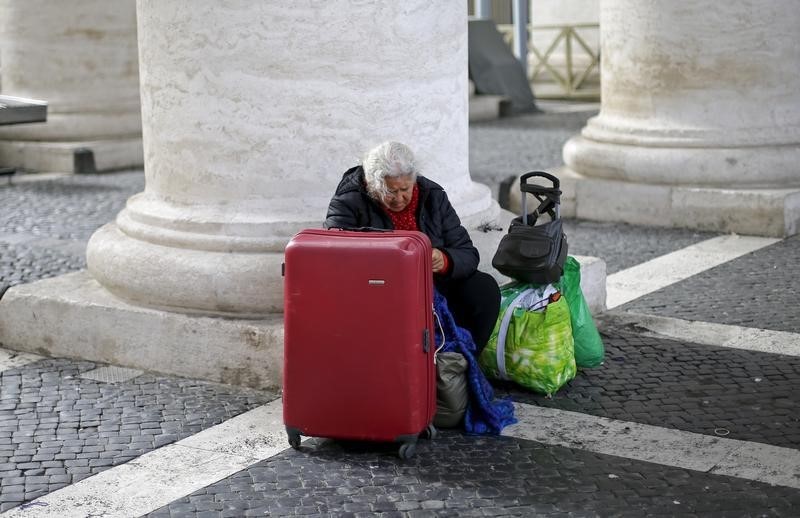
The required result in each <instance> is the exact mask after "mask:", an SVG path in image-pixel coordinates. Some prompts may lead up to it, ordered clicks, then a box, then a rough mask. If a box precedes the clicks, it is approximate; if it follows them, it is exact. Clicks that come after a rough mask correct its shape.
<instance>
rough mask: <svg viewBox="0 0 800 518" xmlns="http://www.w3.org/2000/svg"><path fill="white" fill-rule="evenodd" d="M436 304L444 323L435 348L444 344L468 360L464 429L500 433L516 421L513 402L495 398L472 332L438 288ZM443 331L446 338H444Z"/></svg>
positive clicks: (438, 330)
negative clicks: (460, 322)
mask: <svg viewBox="0 0 800 518" xmlns="http://www.w3.org/2000/svg"><path fill="white" fill-rule="evenodd" d="M433 307H434V309H435V311H436V314H437V315H438V316H439V321H440V322H441V326H442V327H441V329H439V328H438V327H437V328H436V332H435V333H434V335H435V336H436V347H437V349H438V348H439V347H441V344H442V339H443V338H444V339H445V346H444V347H443V348H442V351H445V352H449V351H455V352H458V353H461V354H463V355H464V358H466V359H467V364H468V367H467V386H468V388H469V404H468V405H467V411H466V414H465V415H464V430H466V432H467V433H471V434H480V435H498V434H499V433H500V432H501V431H502V430H503V428H505V427H506V426H508V425H510V424H514V423H516V422H517V420H516V419H515V418H514V405H513V403H512V402H511V401H509V400H506V399H495V397H494V390H493V389H492V386H491V385H490V384H489V382H488V381H487V379H486V376H485V375H484V374H483V371H481V368H480V366H479V365H478V359H477V358H476V357H475V354H476V352H477V348H476V346H475V341H474V340H473V339H472V335H471V334H470V332H469V331H467V330H466V329H464V328H463V327H459V326H458V325H457V324H456V322H455V320H454V319H453V314H452V313H451V312H450V308H448V307H447V300H446V299H445V298H444V296H443V295H441V294H440V293H439V292H438V291H436V290H434V292H433ZM442 331H444V337H442Z"/></svg>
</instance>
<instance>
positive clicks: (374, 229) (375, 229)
mask: <svg viewBox="0 0 800 518" xmlns="http://www.w3.org/2000/svg"><path fill="white" fill-rule="evenodd" d="M336 230H347V231H348V232H391V231H392V230H391V229H388V228H378V227H336Z"/></svg>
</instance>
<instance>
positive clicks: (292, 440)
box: [286, 429, 300, 450]
mask: <svg viewBox="0 0 800 518" xmlns="http://www.w3.org/2000/svg"><path fill="white" fill-rule="evenodd" d="M286 435H288V436H289V446H291V447H292V448H294V449H295V450H299V449H300V432H298V431H297V430H289V429H287V430H286Z"/></svg>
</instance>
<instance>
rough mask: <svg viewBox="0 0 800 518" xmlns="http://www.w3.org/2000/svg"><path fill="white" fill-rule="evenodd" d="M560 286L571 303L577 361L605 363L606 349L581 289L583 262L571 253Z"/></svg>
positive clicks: (585, 365) (587, 365)
mask: <svg viewBox="0 0 800 518" xmlns="http://www.w3.org/2000/svg"><path fill="white" fill-rule="evenodd" d="M559 286H560V288H561V292H562V293H563V294H564V297H566V299H567V304H568V305H569V314H570V319H571V323H572V337H573V338H574V339H575V363H576V364H577V365H578V367H581V368H592V367H597V366H599V365H601V364H602V363H603V357H604V356H605V353H606V351H605V347H604V346H603V340H602V339H601V338H600V333H598V332H597V327H596V326H595V325H594V320H593V319H592V313H591V311H589V305H588V304H587V303H586V298H585V297H584V296H583V291H582V290H581V264H580V263H579V262H578V260H577V259H575V258H574V257H572V256H571V255H570V256H567V261H566V263H564V274H563V276H562V277H561V280H560V281H559Z"/></svg>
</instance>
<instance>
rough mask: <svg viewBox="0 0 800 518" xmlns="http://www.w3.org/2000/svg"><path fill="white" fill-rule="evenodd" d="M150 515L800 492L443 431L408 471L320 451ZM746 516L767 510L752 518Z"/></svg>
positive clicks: (423, 512)
mask: <svg viewBox="0 0 800 518" xmlns="http://www.w3.org/2000/svg"><path fill="white" fill-rule="evenodd" d="M304 450H305V451H300V452H297V451H286V452H284V453H282V454H280V455H278V456H276V457H273V458H271V459H269V460H267V461H263V462H260V463H258V464H256V465H255V466H252V467H250V468H249V469H246V470H244V471H242V472H240V473H237V474H236V475H233V476H232V477H229V478H227V479H225V480H222V481H220V482H218V483H217V484H214V485H212V486H209V487H207V488H204V489H203V490H201V491H198V492H196V493H194V494H192V495H189V496H188V497H186V498H182V499H180V500H179V501H177V502H174V503H172V504H170V505H169V506H167V507H164V508H161V509H159V510H157V511H155V512H153V513H151V514H149V515H148V516H151V517H164V518H167V517H177V516H209V517H211V516H214V517H220V516H227V517H236V516H301V515H318V514H323V515H330V516H354V517H356V516H360V517H365V518H366V517H371V516H386V517H390V516H410V517H435V516H526V517H531V516H556V517H567V516H625V517H631V518H639V517H642V516H712V515H713V516H748V515H752V516H761V515H763V516H792V512H794V511H795V510H796V509H797V508H798V506H800V491H797V490H790V489H787V488H781V487H773V486H769V485H767V484H760V483H756V482H752V481H746V480H742V479H734V478H731V477H722V476H714V475H705V474H702V473H698V472H696V471H689V470H685V469H677V468H665V467H664V466H658V465H655V464H650V463H646V462H635V461H630V460H628V459H622V458H620V457H613V456H610V455H598V454H594V453H590V452H585V451H581V450H574V449H569V448H561V447H553V446H544V445H542V444H539V443H536V442H533V441H521V440H514V439H509V438H506V437H500V438H483V437H474V436H465V435H463V434H460V433H457V432H448V431H445V432H443V433H442V434H441V435H440V436H439V437H438V438H437V439H436V440H435V443H434V444H423V445H422V446H421V447H420V449H419V451H418V453H417V455H416V457H415V458H413V459H411V461H410V462H403V461H400V460H399V459H396V458H394V457H392V456H390V455H387V454H386V453H385V452H381V451H380V450H378V449H375V448H371V449H364V450H362V451H358V450H357V449H356V450H355V451H353V450H352V449H348V448H347V446H346V445H342V444H340V443H337V442H333V441H325V440H315V441H314V442H313V446H312V447H308V448H304ZM748 509H758V510H759V511H758V512H757V513H752V514H751V513H750V512H749V511H748Z"/></svg>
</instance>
